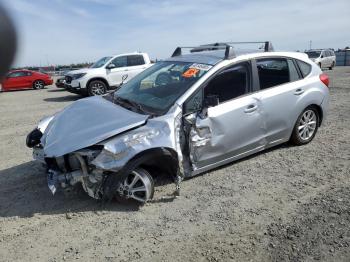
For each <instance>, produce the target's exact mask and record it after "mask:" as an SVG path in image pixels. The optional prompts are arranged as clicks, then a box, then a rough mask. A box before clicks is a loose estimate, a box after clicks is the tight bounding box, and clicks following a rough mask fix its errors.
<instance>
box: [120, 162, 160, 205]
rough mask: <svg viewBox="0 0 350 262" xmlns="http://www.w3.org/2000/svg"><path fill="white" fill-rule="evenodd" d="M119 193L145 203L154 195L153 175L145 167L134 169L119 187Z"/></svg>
mask: <svg viewBox="0 0 350 262" xmlns="http://www.w3.org/2000/svg"><path fill="white" fill-rule="evenodd" d="M118 193H119V195H120V196H123V197H125V198H127V199H134V200H136V201H138V202H141V203H144V202H146V201H147V200H149V199H151V198H152V197H153V193H154V186H153V180H152V177H151V176H150V175H149V174H148V172H147V171H146V170H144V169H141V168H138V169H135V170H134V171H132V172H131V173H130V174H129V175H128V176H127V178H126V179H125V180H124V182H123V183H122V184H121V185H120V187H119V192H118Z"/></svg>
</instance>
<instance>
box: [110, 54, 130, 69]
mask: <svg viewBox="0 0 350 262" xmlns="http://www.w3.org/2000/svg"><path fill="white" fill-rule="evenodd" d="M112 64H114V65H115V67H124V66H127V57H126V56H119V57H117V58H115V59H113V61H112Z"/></svg>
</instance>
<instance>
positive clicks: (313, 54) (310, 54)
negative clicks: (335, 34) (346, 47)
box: [305, 51, 321, 58]
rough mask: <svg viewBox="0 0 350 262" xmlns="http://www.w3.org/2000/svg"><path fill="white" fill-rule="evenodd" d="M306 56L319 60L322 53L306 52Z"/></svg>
mask: <svg viewBox="0 0 350 262" xmlns="http://www.w3.org/2000/svg"><path fill="white" fill-rule="evenodd" d="M305 54H307V55H308V56H309V58H317V57H320V55H321V52H320V51H308V52H305Z"/></svg>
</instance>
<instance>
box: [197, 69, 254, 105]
mask: <svg viewBox="0 0 350 262" xmlns="http://www.w3.org/2000/svg"><path fill="white" fill-rule="evenodd" d="M249 84H250V65H249V63H242V64H238V65H234V66H233V67H231V68H228V69H225V70H224V71H222V72H220V73H218V74H217V75H216V76H215V77H214V79H212V80H211V81H210V82H209V84H208V85H207V86H206V87H205V89H204V96H205V97H207V96H211V95H214V96H217V97H218V98H219V103H223V102H225V101H228V100H231V99H234V98H236V97H239V96H241V95H244V94H246V93H248V89H249Z"/></svg>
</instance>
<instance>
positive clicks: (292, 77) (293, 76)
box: [287, 59, 300, 82]
mask: <svg viewBox="0 0 350 262" xmlns="http://www.w3.org/2000/svg"><path fill="white" fill-rule="evenodd" d="M287 61H288V68H289V81H290V82H293V81H297V80H299V78H300V77H299V74H298V70H297V68H296V67H295V65H294V62H293V60H292V59H288V60H287Z"/></svg>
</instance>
